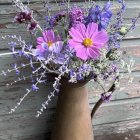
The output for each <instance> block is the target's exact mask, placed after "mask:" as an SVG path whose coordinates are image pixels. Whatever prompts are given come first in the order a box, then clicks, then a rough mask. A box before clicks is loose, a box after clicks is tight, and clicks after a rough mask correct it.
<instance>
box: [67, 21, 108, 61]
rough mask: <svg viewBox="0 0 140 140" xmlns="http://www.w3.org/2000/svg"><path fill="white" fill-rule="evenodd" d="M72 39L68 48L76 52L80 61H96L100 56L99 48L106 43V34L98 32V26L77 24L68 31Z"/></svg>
mask: <svg viewBox="0 0 140 140" xmlns="http://www.w3.org/2000/svg"><path fill="white" fill-rule="evenodd" d="M69 34H70V36H71V37H72V39H69V47H70V48H72V49H74V50H75V51H76V56H77V57H79V58H81V59H82V60H87V59H89V58H93V59H97V58H98V57H99V56H100V52H99V51H100V48H102V47H104V46H105V44H106V43H107V42H108V34H107V32H106V31H105V30H102V31H98V24H96V23H89V24H88V25H87V28H86V26H85V25H84V24H82V23H81V24H78V25H77V26H76V27H75V28H74V27H72V28H71V29H70V31H69Z"/></svg>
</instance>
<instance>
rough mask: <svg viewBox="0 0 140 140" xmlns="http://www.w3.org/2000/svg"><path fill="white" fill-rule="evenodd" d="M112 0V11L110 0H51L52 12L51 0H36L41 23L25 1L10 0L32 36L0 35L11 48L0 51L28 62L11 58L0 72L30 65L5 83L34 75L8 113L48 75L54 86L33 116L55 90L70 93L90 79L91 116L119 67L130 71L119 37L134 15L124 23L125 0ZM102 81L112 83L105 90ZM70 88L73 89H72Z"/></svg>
mask: <svg viewBox="0 0 140 140" xmlns="http://www.w3.org/2000/svg"><path fill="white" fill-rule="evenodd" d="M116 1H117V2H118V5H119V8H118V9H117V11H115V12H113V4H112V2H111V1H108V2H107V3H105V5H104V6H100V5H98V4H96V2H94V1H90V0H89V1H85V2H83V3H82V4H81V5H80V6H79V5H78V4H77V5H76V4H71V3H70V0H67V1H65V0H64V1H63V0H62V1H59V2H57V0H56V1H55V3H56V7H57V12H56V13H53V12H52V11H53V10H52V7H51V5H52V3H51V1H48V0H47V1H44V3H43V4H42V6H43V8H44V10H45V15H44V19H45V23H44V25H41V24H40V22H39V21H37V20H36V19H35V16H34V10H31V8H30V3H27V4H25V5H24V4H23V3H22V2H21V1H20V0H13V4H14V7H15V8H17V9H18V11H17V14H16V16H15V18H14V23H15V24H21V25H23V27H25V30H27V31H28V32H29V34H30V35H31V36H32V38H33V40H31V41H30V43H27V42H26V41H24V39H22V38H21V36H19V35H7V36H3V37H2V38H3V39H7V38H10V39H11V40H12V41H11V42H9V46H10V51H11V52H10V53H7V54H1V56H2V55H9V54H12V55H13V56H14V57H16V58H19V57H25V58H26V59H27V60H28V61H29V63H27V64H24V63H22V64H20V65H17V64H15V65H13V67H14V68H13V69H11V70H9V69H8V70H7V71H4V70H3V71H2V73H1V75H7V74H8V73H9V72H12V71H15V72H16V74H17V75H19V74H20V71H21V69H22V68H23V69H24V68H26V67H28V66H30V67H31V68H32V73H31V75H30V76H28V77H25V76H23V77H22V78H21V77H20V78H19V79H18V80H16V81H14V82H13V83H10V84H7V86H10V85H12V84H14V83H16V82H17V81H22V80H26V79H28V78H31V79H32V78H34V79H35V81H33V83H32V85H31V88H30V89H26V93H25V95H24V96H23V97H22V98H21V99H20V101H19V102H18V103H17V105H16V106H15V107H14V108H12V109H11V111H10V112H9V113H13V112H15V110H16V109H17V108H18V107H19V106H20V105H21V103H22V101H23V100H24V99H25V98H26V97H27V96H28V94H29V93H30V92H32V91H37V90H39V87H38V85H39V84H43V83H46V82H48V81H49V80H50V79H51V80H52V79H53V80H54V84H53V89H54V90H53V91H52V92H51V93H49V95H48V100H47V101H45V102H44V103H42V107H41V108H40V110H38V111H37V115H36V117H37V118H38V117H39V116H40V115H41V114H42V113H43V111H44V109H46V106H47V105H48V104H49V102H50V101H51V100H52V99H53V97H54V96H55V95H59V96H61V94H59V93H61V92H62V91H63V92H67V91H68V90H69V91H72V92H75V94H76V92H78V88H79V87H83V86H84V85H85V84H86V83H87V82H88V81H91V80H92V81H93V82H96V83H98V84H99V85H100V86H101V87H102V89H103V92H102V93H101V95H100V99H99V101H98V102H97V104H95V106H94V108H93V110H92V113H91V116H92V117H93V116H94V114H95V112H96V110H97V109H98V108H99V106H100V105H101V104H102V103H103V102H106V101H109V100H110V98H111V96H112V94H113V92H114V91H115V89H116V87H119V82H120V79H121V77H122V74H123V72H127V71H128V73H130V72H131V70H132V67H133V65H134V62H133V60H130V64H129V63H127V62H126V61H125V56H126V55H125V53H124V52H123V51H122V50H121V41H122V39H123V38H124V37H125V36H126V35H127V33H128V32H129V31H131V30H133V29H134V28H135V24H136V22H137V21H138V20H139V15H138V17H135V18H133V19H132V25H131V26H126V25H125V20H124V18H123V13H124V12H125V9H126V4H125V1H124V0H116ZM39 14H41V13H39ZM112 81H113V82H112ZM106 82H110V83H112V85H111V86H110V87H109V90H107V91H106V90H105V88H104V86H103V85H104V84H105V83H106ZM73 88H77V90H75V91H73Z"/></svg>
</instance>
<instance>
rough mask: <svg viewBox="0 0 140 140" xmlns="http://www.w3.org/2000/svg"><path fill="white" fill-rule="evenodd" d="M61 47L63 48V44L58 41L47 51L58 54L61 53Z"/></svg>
mask: <svg viewBox="0 0 140 140" xmlns="http://www.w3.org/2000/svg"><path fill="white" fill-rule="evenodd" d="M62 47H63V42H62V41H58V42H56V43H53V45H52V46H50V47H49V51H50V52H54V53H57V54H58V53H60V52H61V50H62Z"/></svg>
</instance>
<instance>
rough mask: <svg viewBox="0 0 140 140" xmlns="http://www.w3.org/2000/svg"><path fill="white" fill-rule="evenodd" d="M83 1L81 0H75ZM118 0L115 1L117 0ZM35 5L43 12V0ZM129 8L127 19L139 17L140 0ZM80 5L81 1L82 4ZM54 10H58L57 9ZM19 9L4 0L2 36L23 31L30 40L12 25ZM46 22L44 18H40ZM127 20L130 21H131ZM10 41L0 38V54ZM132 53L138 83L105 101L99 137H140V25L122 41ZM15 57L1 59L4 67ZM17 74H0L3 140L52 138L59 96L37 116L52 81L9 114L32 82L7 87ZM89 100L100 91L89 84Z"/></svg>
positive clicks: (103, 139) (114, 139)
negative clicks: (109, 100)
mask: <svg viewBox="0 0 140 140" xmlns="http://www.w3.org/2000/svg"><path fill="white" fill-rule="evenodd" d="M74 1H75V2H80V1H79V0H74ZM114 1H115V0H114ZM31 2H33V4H32V8H33V9H37V10H39V11H40V12H43V10H42V8H41V5H40V4H37V2H40V1H39V0H31ZM126 2H127V4H128V9H127V12H126V14H125V18H126V19H127V20H128V21H129V20H130V18H131V17H133V16H137V14H138V13H139V12H140V1H139V0H133V1H131V0H127V1H126ZM79 4H80V3H79ZM54 10H56V9H55V8H54ZM14 15H15V11H14V9H13V8H12V6H11V0H0V36H2V35H7V34H20V35H21V34H22V36H23V37H24V38H25V39H26V40H28V39H29V36H28V35H27V34H26V32H25V30H24V29H23V28H20V27H17V26H16V25H14V24H12V22H11V20H12V18H13V17H14ZM38 19H39V20H40V21H43V19H42V17H38ZM128 21H127V24H129V22H128ZM7 42H8V40H7V41H2V40H1V41H0V53H4V52H7V51H8V45H7ZM122 46H123V48H124V49H125V50H127V51H128V54H129V55H130V56H132V57H133V58H134V59H135V61H136V68H135V70H134V71H133V73H132V75H133V76H134V82H133V83H132V85H128V84H127V82H126V80H124V82H123V84H122V85H121V87H122V88H123V87H126V88H124V90H123V91H117V92H116V93H115V94H114V96H113V98H112V101H111V102H109V103H106V104H104V105H103V106H102V107H101V108H100V109H99V111H98V112H97V114H96V116H95V117H94V119H93V128H94V133H95V136H96V140H125V139H126V140H127V139H129V140H140V24H139V23H138V24H137V29H136V30H134V32H132V33H129V35H128V36H127V38H125V40H124V41H123V43H122ZM11 58H12V57H10V56H7V57H4V58H0V70H3V69H7V68H9V65H10V64H11V63H13V62H14V60H13V59H11ZM15 79H16V77H15V76H14V74H11V75H10V76H9V77H8V78H7V77H2V76H1V77H0V140H46V139H49V136H50V133H51V127H52V125H53V120H54V112H55V107H56V100H57V98H55V99H54V100H53V102H51V103H50V105H49V106H48V108H47V110H46V111H45V112H44V114H43V115H42V116H41V117H40V118H39V119H36V118H35V115H36V111H37V110H38V109H39V108H40V106H41V103H42V102H43V101H45V99H46V98H47V94H48V93H49V91H51V83H48V84H47V85H45V86H42V87H40V90H39V92H37V93H31V94H30V95H29V97H28V98H27V99H26V100H25V101H24V102H23V104H22V106H21V107H20V108H19V109H18V110H17V111H16V113H14V114H11V115H9V114H8V111H9V109H10V108H11V107H13V106H14V105H15V104H16V102H17V101H18V100H19V98H20V97H22V96H23V94H24V93H25V87H29V86H30V83H28V82H22V83H19V84H15V85H14V86H12V87H9V88H7V87H5V85H6V84H7V83H9V82H10V81H13V80H15ZM88 89H89V101H90V105H91V107H92V106H93V105H94V104H95V102H96V101H97V100H98V96H97V94H98V93H99V90H97V89H94V88H93V83H89V85H88Z"/></svg>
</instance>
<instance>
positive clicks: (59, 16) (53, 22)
mask: <svg viewBox="0 0 140 140" xmlns="http://www.w3.org/2000/svg"><path fill="white" fill-rule="evenodd" d="M65 16H66V14H65V12H63V11H62V12H61V13H58V14H56V15H54V16H52V17H51V18H49V17H48V16H47V17H46V21H47V22H49V25H50V28H53V27H54V26H56V25H57V24H58V22H59V21H60V20H61V19H62V18H63V17H65Z"/></svg>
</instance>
